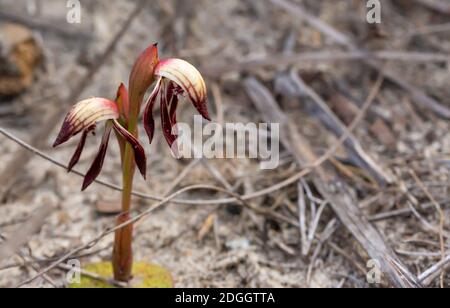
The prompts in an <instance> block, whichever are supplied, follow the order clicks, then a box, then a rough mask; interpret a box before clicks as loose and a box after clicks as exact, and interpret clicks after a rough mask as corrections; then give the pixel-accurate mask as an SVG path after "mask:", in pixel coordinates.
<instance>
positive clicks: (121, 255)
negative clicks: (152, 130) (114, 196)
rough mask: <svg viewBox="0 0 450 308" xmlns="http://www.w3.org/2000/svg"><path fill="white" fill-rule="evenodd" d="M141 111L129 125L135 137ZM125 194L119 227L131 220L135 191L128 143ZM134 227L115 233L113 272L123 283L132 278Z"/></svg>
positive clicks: (124, 165)
mask: <svg viewBox="0 0 450 308" xmlns="http://www.w3.org/2000/svg"><path fill="white" fill-rule="evenodd" d="M138 114H139V111H137V112H135V113H132V115H133V116H131V117H130V121H129V123H128V131H129V132H130V133H131V134H133V135H134V136H135V137H137V136H138V132H137V119H138ZM122 168H123V192H122V213H121V215H120V216H119V217H118V219H117V222H116V223H117V225H120V224H123V223H125V222H127V221H128V220H129V219H130V215H129V212H130V209H131V192H132V190H133V179H134V172H135V170H136V168H135V160H134V151H133V148H132V146H131V145H130V144H129V143H128V142H127V143H126V145H125V151H124V154H123V162H122ZM132 243H133V225H132V224H130V225H128V226H126V227H124V228H122V229H119V230H117V231H116V233H115V240H114V251H113V262H112V263H113V271H114V279H115V280H117V281H122V282H129V281H130V280H131V278H132V268H133V247H132Z"/></svg>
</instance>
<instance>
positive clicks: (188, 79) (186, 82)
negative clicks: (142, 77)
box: [155, 59, 211, 120]
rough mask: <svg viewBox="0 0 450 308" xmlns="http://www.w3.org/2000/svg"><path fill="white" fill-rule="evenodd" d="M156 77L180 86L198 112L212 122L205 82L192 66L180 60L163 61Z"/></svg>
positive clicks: (157, 68)
mask: <svg viewBox="0 0 450 308" xmlns="http://www.w3.org/2000/svg"><path fill="white" fill-rule="evenodd" d="M155 75H157V76H160V77H165V78H167V79H169V80H171V81H173V82H174V83H175V84H177V85H178V86H180V87H181V88H182V89H183V91H184V93H186V95H187V96H188V97H189V99H190V100H191V102H192V104H193V105H194V106H195V108H196V109H197V110H198V112H200V114H201V115H202V116H203V117H204V118H205V119H207V120H211V117H210V116H209V113H208V102H207V100H208V99H207V93H206V85H205V81H204V80H203V77H202V75H201V74H200V72H199V71H198V70H197V69H196V68H195V67H194V66H193V65H192V64H190V63H189V62H186V61H184V60H180V59H168V60H163V61H160V62H159V64H158V66H157V67H156V69H155Z"/></svg>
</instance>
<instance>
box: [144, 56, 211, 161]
mask: <svg viewBox="0 0 450 308" xmlns="http://www.w3.org/2000/svg"><path fill="white" fill-rule="evenodd" d="M155 75H156V76H157V77H158V81H157V83H156V86H155V89H154V90H153V92H152V94H151V95H150V98H149V99H148V102H147V106H146V108H145V111H144V127H145V130H146V132H147V135H148V137H149V141H150V143H152V141H153V136H154V130H155V120H154V118H153V107H154V106H155V103H156V102H157V101H159V104H160V110H161V126H162V130H163V134H164V137H165V139H166V141H167V143H168V144H169V146H170V147H171V149H172V150H173V151H174V152H175V154H176V152H177V146H176V144H174V143H175V141H176V139H177V136H176V135H174V127H175V126H176V124H177V115H176V111H177V107H178V104H179V97H180V96H187V97H188V99H189V100H190V101H191V103H192V104H193V105H194V107H195V108H196V109H197V110H198V112H199V113H200V114H201V115H202V116H203V117H204V118H205V119H207V120H209V121H210V120H211V118H210V116H209V114H208V108H207V96H206V85H205V82H204V80H203V77H202V75H201V74H200V72H199V71H198V70H197V69H196V68H195V67H194V66H192V65H191V64H190V63H188V62H186V61H184V60H180V59H168V60H163V61H160V62H159V64H158V65H157V66H156V69H155Z"/></svg>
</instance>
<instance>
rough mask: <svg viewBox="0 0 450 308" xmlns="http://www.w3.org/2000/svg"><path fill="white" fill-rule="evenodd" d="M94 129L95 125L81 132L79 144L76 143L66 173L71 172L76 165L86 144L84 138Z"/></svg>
mask: <svg viewBox="0 0 450 308" xmlns="http://www.w3.org/2000/svg"><path fill="white" fill-rule="evenodd" d="M94 129H95V125H93V126H91V127H90V128H88V129H86V130H84V131H83V134H82V135H81V139H80V142H79V143H78V146H77V149H76V150H75V153H74V154H73V156H72V159H71V160H70V163H69V166H68V167H67V172H71V171H72V169H73V167H75V165H76V164H77V163H78V161H79V160H80V157H81V153H83V149H84V145H85V144H86V138H87V136H88V134H89V133H90V132H91V131H93V130H94Z"/></svg>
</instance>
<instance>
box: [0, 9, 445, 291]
mask: <svg viewBox="0 0 450 308" xmlns="http://www.w3.org/2000/svg"><path fill="white" fill-rule="evenodd" d="M369 2H372V1H365V0H333V1H331V0H325V1H313V0H240V1H238V0H227V1H211V0H209V1H207V0H168V1H162V0H161V1H159V0H154V1H137V0H135V1H131V0H127V1H122V0H121V1H119V0H110V1H87V0H86V1H83V0H81V1H80V4H81V6H80V12H81V15H79V16H78V15H77V11H76V7H77V6H76V1H75V2H74V3H75V6H71V4H73V3H72V2H69V1H64V0H2V1H1V3H0V127H1V129H2V132H3V131H6V132H9V133H11V134H13V135H14V136H16V137H18V138H20V139H22V140H24V141H25V142H27V143H28V144H30V145H32V146H33V147H35V148H37V149H39V150H41V151H43V152H44V153H45V154H47V155H50V156H51V157H53V158H54V159H56V160H57V161H59V162H62V163H67V162H68V160H69V158H70V156H71V154H72V152H73V151H74V149H75V147H76V144H77V140H74V141H71V142H69V143H68V144H67V145H66V146H64V147H61V148H60V149H57V150H53V149H51V144H52V142H53V141H54V138H55V137H56V135H57V132H58V129H59V128H60V125H61V122H62V119H63V117H64V115H65V114H66V112H67V111H68V110H69V108H70V106H71V105H73V104H74V103H76V102H77V101H79V100H81V99H83V98H87V97H91V96H100V97H107V98H110V99H113V98H114V97H115V94H116V91H117V87H118V85H119V84H120V82H125V83H126V82H127V80H128V74H129V72H130V69H131V66H132V65H133V62H134V60H135V58H136V56H137V55H138V54H139V53H140V52H141V51H142V50H143V49H144V48H146V47H147V46H148V45H150V44H152V43H154V42H158V43H159V50H160V56H161V58H169V57H177V58H183V59H186V60H188V61H190V62H191V63H193V64H194V65H195V66H197V67H198V68H199V70H200V71H201V72H202V74H203V75H204V77H205V80H206V83H207V86H208V90H209V91H208V96H209V108H210V110H211V113H212V114H213V120H214V121H215V122H218V123H221V124H223V123H227V122H231V123H235V122H239V123H262V122H269V123H280V124H282V129H281V162H280V166H279V167H278V168H277V169H276V170H267V171H264V170H261V169H260V168H259V166H260V165H259V161H258V160H256V159H226V160H224V159H220V160H188V159H184V160H175V159H174V158H172V156H171V155H170V150H169V149H168V148H167V146H166V144H165V142H164V140H163V136H162V134H161V130H160V128H159V129H158V130H157V132H158V133H156V137H155V138H156V140H155V142H154V144H153V145H152V146H149V145H146V150H147V153H148V154H149V162H148V163H149V166H148V168H149V179H148V180H147V182H144V181H143V180H142V179H140V178H139V179H138V178H137V177H136V185H135V189H136V191H139V192H143V193H144V194H148V195H151V196H167V195H168V194H170V193H173V192H175V191H177V190H178V189H180V188H182V187H186V186H189V185H195V184H211V185H215V186H218V187H221V188H223V189H225V190H227V191H229V192H231V193H233V194H238V195H240V196H246V197H247V196H248V198H244V199H245V200H246V201H245V202H240V201H237V200H234V201H233V200H231V201H230V200H228V201H226V200H225V201H223V199H224V198H229V197H230V195H229V194H228V195H227V194H223V193H215V192H214V193H213V192H205V191H204V190H202V191H199V192H191V193H187V194H183V195H182V196H181V197H180V198H181V199H183V200H188V202H187V203H189V200H203V201H204V203H201V204H195V202H190V204H179V203H178V204H177V203H169V204H167V205H165V206H164V207H163V208H161V209H160V210H158V211H156V212H155V213H153V214H152V215H150V217H149V218H148V219H146V220H145V221H142V222H140V223H139V224H138V226H137V227H136V239H135V242H134V243H135V258H136V259H138V260H145V261H151V262H155V263H158V264H161V265H164V266H165V267H167V268H168V269H170V270H171V272H172V273H173V276H174V279H175V284H176V286H177V287H377V286H415V285H418V284H422V285H424V286H428V287H439V286H445V287H448V286H449V282H450V276H449V275H447V274H446V273H445V271H443V269H445V268H446V266H447V265H448V263H449V261H450V260H449V258H448V255H449V253H448V251H449V247H450V242H449V241H448V236H449V233H448V231H447V230H448V226H449V224H448V219H449V217H450V216H449V207H448V206H449V204H450V200H449V197H448V189H449V166H450V156H449V153H450V134H449V122H448V119H449V118H450V101H449V98H450V87H449V84H450V83H449V81H450V69H449V63H450V61H449V60H450V57H449V54H450V34H449V32H450V2H449V1H446V0H434V1H431V0H383V1H381V11H380V15H379V16H378V15H377V11H372V10H373V9H375V10H376V8H377V5H376V3H377V1H375V4H374V6H370V7H369V8H368V7H367V4H368V3H369ZM68 4H69V6H68ZM74 10H75V11H74ZM368 14H369V15H370V16H369V17H370V18H368ZM372 14H375V15H372ZM374 16H375V17H379V18H381V19H380V20H379V21H380V23H371V22H372V21H373V20H372V19H371V18H372V17H374ZM78 18H79V19H78ZM78 21H79V23H78ZM195 112H196V111H195V110H194V109H193V108H192V106H190V104H187V103H186V104H182V106H181V108H180V110H179V117H180V120H182V121H184V122H187V123H193V114H194V113H195ZM352 125H353V127H352ZM157 126H158V127H159V126H160V123H159V121H157ZM348 127H349V128H348ZM343 134H346V135H345V136H346V137H347V138H346V139H345V140H344V139H343V140H339V139H342V138H340V137H341V136H342V135H343ZM142 136H145V135H144V134H142ZM100 137H101V136H97V139H96V138H90V139H89V140H88V144H87V148H86V150H85V152H84V154H83V157H82V160H81V164H80V166H79V169H80V170H86V169H87V168H88V167H89V164H90V163H91V161H92V157H93V156H94V155H95V153H96V151H97V149H98V144H99V143H98V140H99V138H100ZM339 141H341V142H340V143H339ZM111 144H113V145H114V146H110V149H109V153H108V160H107V161H106V162H105V167H104V169H103V172H102V174H101V179H102V180H105V181H107V182H109V183H113V184H115V185H120V183H121V175H120V172H118V170H120V160H119V155H120V154H119V151H118V149H116V147H115V143H113V142H111ZM145 144H147V143H145ZM0 149H1V151H0V170H2V171H1V173H0V187H1V189H0V197H1V199H0V201H1V203H0V237H1V242H3V243H7V242H8V240H10V239H11V238H14V237H13V236H14V235H17V237H18V238H17V239H16V240H15V241H16V242H17V244H18V245H17V246H18V247H16V248H17V249H16V250H15V253H14V254H12V255H8V257H5V258H3V259H2V258H0V286H4V287H12V286H16V285H17V284H19V283H20V282H21V281H23V280H25V279H27V278H29V277H32V276H33V275H34V274H35V273H36V272H37V271H39V270H41V269H42V268H44V267H45V266H46V265H48V264H49V262H51V261H52V260H54V258H56V257H58V256H61V255H63V254H64V253H65V252H67V251H69V250H70V249H72V248H74V247H76V246H78V245H80V244H81V243H86V242H87V241H89V240H90V239H92V238H94V237H95V236H97V235H98V234H99V233H101V231H102V230H103V229H104V228H106V227H109V226H111V225H112V224H113V222H114V215H116V214H117V212H118V211H119V209H120V202H119V201H120V194H119V193H118V192H115V191H113V190H111V189H109V188H107V187H105V186H102V185H94V186H92V187H91V188H90V189H89V190H88V191H86V192H85V193H80V187H81V182H82V178H81V177H78V176H77V175H73V174H71V175H68V174H67V173H66V172H65V170H64V169H62V168H60V167H58V166H55V165H54V164H52V163H50V162H48V161H46V160H43V159H42V158H39V157H37V156H36V155H31V154H30V152H29V151H27V150H25V149H23V147H21V146H19V145H18V144H17V143H16V142H13V141H12V140H10V139H8V138H5V137H4V136H2V137H1V138H0ZM320 157H322V158H324V161H323V162H324V163H323V164H322V165H320V167H319V166H317V165H316V167H317V168H316V169H314V170H313V171H312V172H310V173H309V174H305V176H304V177H302V176H301V175H300V176H298V175H299V172H301V171H302V170H303V168H305V167H307V166H310V164H311V163H313V162H315V161H316V160H317V159H319V158H320ZM208 200H216V201H217V200H219V201H218V202H210V203H208ZM134 201H135V202H134V204H135V210H136V211H143V210H145V209H147V208H148V207H149V206H150V205H152V204H154V203H155V201H151V200H147V199H145V198H136V199H135V200H134ZM39 218H41V219H39ZM25 226H26V227H25ZM20 231H23V232H20ZM112 240H113V238H112V237H106V238H104V239H102V240H101V241H100V242H99V243H98V244H97V245H95V247H93V248H91V249H89V250H87V251H84V252H83V255H82V256H78V258H80V260H81V261H82V263H83V264H87V263H92V262H97V261H101V260H109V258H110V254H111V245H112ZM1 242H0V243H1ZM0 255H1V254H0ZM368 260H376V261H377V262H376V263H375V265H376V266H375V269H377V268H378V267H379V269H380V270H381V271H382V272H384V274H383V275H382V277H381V280H380V281H375V283H374V282H373V281H371V280H370V279H369V280H368V279H367V277H366V276H367V274H368V273H369V271H370V270H372V269H373V268H374V267H373V266H370V264H369V267H368V265H367V262H368ZM439 262H441V263H439ZM436 264H437V265H438V266H437V267H436ZM430 268H431V271H429V272H427V270H428V269H430ZM64 273H65V272H64V270H61V269H58V268H56V269H54V270H53V271H50V272H49V273H47V276H44V277H40V278H39V279H36V280H33V281H32V282H31V283H30V284H29V285H30V286H45V287H55V286H58V287H59V286H64V281H63V279H62V277H63V276H64ZM405 277H406V278H405ZM375 278H376V275H375ZM375 280H377V279H375ZM378 282H379V283H378Z"/></svg>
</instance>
